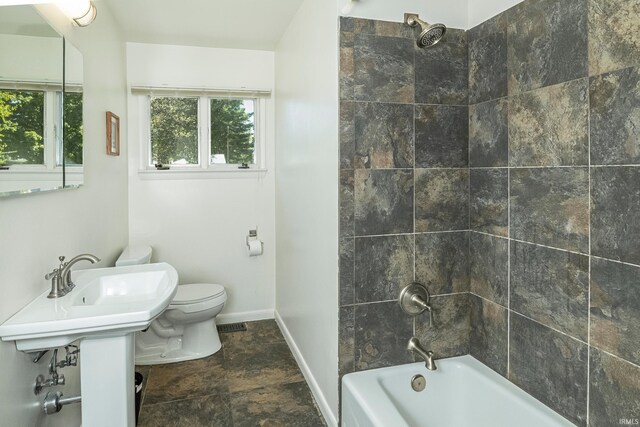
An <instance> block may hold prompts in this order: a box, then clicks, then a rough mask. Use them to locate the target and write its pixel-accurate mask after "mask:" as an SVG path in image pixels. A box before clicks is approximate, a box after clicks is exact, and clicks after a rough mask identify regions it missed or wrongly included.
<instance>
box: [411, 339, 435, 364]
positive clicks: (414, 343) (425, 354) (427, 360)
mask: <svg viewBox="0 0 640 427" xmlns="http://www.w3.org/2000/svg"><path fill="white" fill-rule="evenodd" d="M407 350H409V351H412V352H414V353H417V354H418V356H420V357H422V358H423V359H424V366H426V368H427V369H428V370H430V371H435V370H436V369H438V367H437V366H436V359H435V358H434V357H433V351H426V350H425V349H424V348H422V346H421V345H420V341H418V338H416V337H412V338H411V339H410V340H409V344H408V345H407Z"/></svg>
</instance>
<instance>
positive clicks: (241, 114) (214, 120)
mask: <svg viewBox="0 0 640 427" xmlns="http://www.w3.org/2000/svg"><path fill="white" fill-rule="evenodd" d="M210 102H211V163H230V164H241V163H247V164H253V163H255V118H254V115H255V101H254V100H253V99H248V100H242V99H211V101H210Z"/></svg>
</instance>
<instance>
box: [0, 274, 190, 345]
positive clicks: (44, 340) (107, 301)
mask: <svg viewBox="0 0 640 427" xmlns="http://www.w3.org/2000/svg"><path fill="white" fill-rule="evenodd" d="M71 279H72V281H73V283H75V285H76V287H75V289H73V291H71V292H70V293H69V294H67V295H65V296H64V297H61V298H56V299H49V298H47V294H48V293H49V292H48V291H46V292H44V293H43V294H42V295H40V296H39V297H37V298H36V299H35V300H33V301H32V302H31V303H30V304H29V305H27V306H26V307H24V308H23V309H22V310H20V311H19V312H18V313H16V314H15V315H14V316H13V317H11V318H10V319H9V320H7V321H6V322H4V323H3V324H2V325H0V337H1V338H2V340H3V341H15V342H16V348H17V349H18V350H22V351H37V350H44V349H49V348H54V347H61V346H64V345H67V344H70V343H71V342H73V341H76V340H78V339H80V338H83V337H89V336H99V335H101V334H110V335H118V334H122V333H127V332H134V331H139V330H142V329H145V328H146V327H147V326H149V324H150V323H151V321H152V320H153V319H154V318H156V317H157V316H158V315H160V314H161V313H162V312H163V311H164V309H165V308H167V306H168V305H169V303H170V302H171V300H172V299H173V297H174V295H175V293H176V291H177V283H178V273H177V272H176V270H175V269H174V268H173V267H172V266H171V265H169V264H166V263H158V264H146V265H135V266H127V267H114V268H99V269H90V270H80V271H74V272H72V275H71Z"/></svg>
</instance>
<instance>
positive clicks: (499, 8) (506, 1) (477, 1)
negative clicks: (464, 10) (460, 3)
mask: <svg viewBox="0 0 640 427" xmlns="http://www.w3.org/2000/svg"><path fill="white" fill-rule="evenodd" d="M468 1H469V18H468V27H467V28H473V27H475V26H476V25H478V24H481V23H483V22H484V21H486V20H487V19H489V18H491V17H494V16H496V15H497V14H499V13H500V12H504V11H505V10H507V9H509V8H510V7H511V6H514V5H516V4H518V3H521V2H522V0H468Z"/></svg>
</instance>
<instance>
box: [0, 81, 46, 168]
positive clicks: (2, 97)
mask: <svg viewBox="0 0 640 427" xmlns="http://www.w3.org/2000/svg"><path fill="white" fill-rule="evenodd" d="M1 164H7V165H12V164H26V165H33V164H38V165H42V164H44V92H38V91H16V90H0V165H1Z"/></svg>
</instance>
